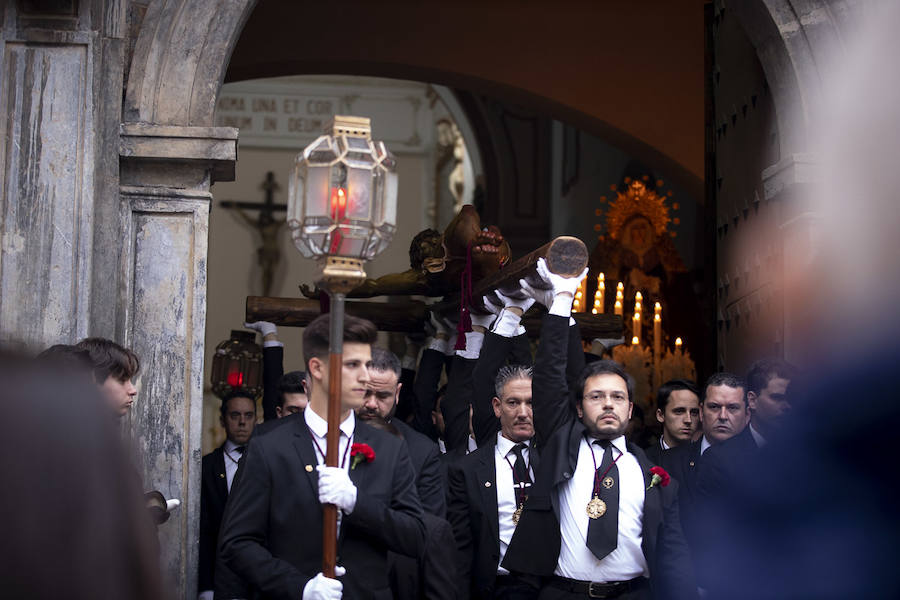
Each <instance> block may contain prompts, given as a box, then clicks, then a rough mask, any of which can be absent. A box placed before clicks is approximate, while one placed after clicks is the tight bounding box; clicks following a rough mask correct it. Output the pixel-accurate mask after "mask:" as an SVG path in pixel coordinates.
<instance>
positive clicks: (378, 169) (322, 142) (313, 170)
mask: <svg viewBox="0 0 900 600" xmlns="http://www.w3.org/2000/svg"><path fill="white" fill-rule="evenodd" d="M396 165H397V162H396V160H395V158H394V155H393V154H391V153H390V152H389V151H388V150H387V148H385V146H384V143H383V142H376V141H373V140H372V128H371V125H370V122H369V119H368V118H364V117H346V116H335V117H334V122H333V123H332V124H331V126H330V127H329V130H326V133H325V135H322V136H321V137H319V138H318V139H317V140H316V141H314V142H313V143H312V144H310V145H309V146H307V147H306V149H305V150H303V152H301V153H300V154H298V155H297V158H296V160H295V162H294V172H293V175H292V176H291V179H290V184H289V190H288V216H287V218H288V226H289V227H290V229H291V236H292V237H293V240H294V245H295V246H296V247H297V249H298V250H299V251H300V253H301V254H302V255H303V256H305V257H307V258H314V259H316V261H318V263H319V265H320V272H319V275H318V276H319V280H318V281H316V283H317V284H318V286H319V287H320V288H321V289H323V290H325V291H326V292H328V293H329V295H331V294H333V293H344V294H345V293H347V292H349V291H350V290H351V289H353V288H354V287H356V286H357V285H359V284H360V283H361V282H362V281H364V280H365V277H366V273H365V270H364V269H363V263H364V262H365V261H367V260H372V259H373V258H375V257H376V256H377V255H378V254H379V253H381V251H382V250H384V249H385V248H387V246H388V244H389V243H390V242H391V239H392V238H393V236H394V232H395V231H396V229H397V226H396V225H397V173H396Z"/></svg>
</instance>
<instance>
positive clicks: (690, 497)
mask: <svg viewBox="0 0 900 600" xmlns="http://www.w3.org/2000/svg"><path fill="white" fill-rule="evenodd" d="M746 387H747V386H746V383H745V382H744V379H743V378H741V377H738V376H737V375H734V374H732V373H726V372H721V373H714V374H713V375H712V376H711V377H710V378H709V379H708V380H707V381H706V386H705V387H704V389H703V400H702V402H701V404H700V418H701V427H702V429H703V435H702V436H700V439H698V440H697V441H695V442H690V443H688V444H681V445H680V446H677V447H675V448H672V449H671V450H666V451H665V452H663V453H662V456H661V457H660V461H659V464H660V465H662V467H663V468H664V469H665V470H666V471H667V472H668V473H669V475H670V476H671V477H672V478H673V479H675V480H676V481H677V482H678V508H679V511H680V513H681V528H682V530H683V531H684V537H685V539H686V540H687V542H688V546H689V547H690V549H691V558H692V559H693V561H694V573H695V576H696V577H697V585H698V586H700V587H701V588H704V585H705V583H704V581H703V570H702V569H701V564H700V563H699V561H698V557H699V555H700V553H701V552H702V548H701V544H702V542H701V536H700V533H699V532H700V529H701V528H702V525H703V519H704V513H703V510H701V508H700V502H699V500H698V498H697V478H698V474H699V473H700V471H701V470H702V468H703V464H704V459H705V454H706V452H707V450H709V449H710V448H711V447H712V446H714V445H717V444H721V443H722V442H725V441H726V440H729V439H731V438H733V437H735V436H736V435H740V434H741V433H742V432H743V431H744V430H745V428H746V426H747V423H748V421H749V418H750V413H749V412H748V410H747V402H746V394H745V389H746Z"/></svg>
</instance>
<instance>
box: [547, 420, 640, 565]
mask: <svg viewBox="0 0 900 600" xmlns="http://www.w3.org/2000/svg"><path fill="white" fill-rule="evenodd" d="M589 439H590V438H589ZM591 441H592V442H593V439H591ZM612 445H613V459H614V460H615V458H616V457H617V456H619V455H620V454H621V455H622V456H621V458H619V460H618V461H617V462H616V467H617V468H618V471H619V477H618V481H616V484H617V485H618V486H619V535H618V539H617V542H616V544H617V545H616V549H615V550H613V551H612V552H611V553H609V554H608V555H607V556H606V557H604V558H603V559H602V560H597V557H596V556H594V554H593V553H592V552H591V551H590V549H589V548H588V547H587V529H588V522H589V521H590V518H589V517H588V516H587V512H586V509H587V504H588V502H590V500H591V498H592V497H593V494H594V462H595V461H594V460H592V459H591V453H592V452H594V453H595V454H594V456H595V459H596V464H597V467H599V466H600V464H601V462H602V461H603V449H602V448H601V447H600V446H599V445H596V444H594V445H593V446H594V447H593V449H592V445H591V444H589V443H588V441H587V440H585V439H584V438H582V440H581V444H580V446H579V447H578V462H577V463H576V465H575V474H574V476H573V477H572V478H571V479H569V480H568V481H567V482H565V483H563V484H562V485H560V488H559V521H560V537H561V538H562V545H561V546H560V551H559V562H558V563H557V565H556V570H555V571H554V573H555V574H556V575H559V576H561V577H568V578H569V579H578V580H581V581H597V582H611V581H627V580H629V579H634V578H635V577H638V576H640V575H644V576H645V577H649V574H650V572H649V570H648V568H647V560H646V559H645V558H644V552H643V551H642V550H641V542H642V541H643V522H644V521H643V517H644V491H645V490H644V474H643V472H642V471H641V466H640V464H639V463H638V461H637V458H635V456H634V455H633V454H631V453H630V452H628V448H627V447H626V445H625V436H620V437H618V438H616V439H614V440H612ZM600 518H601V519H602V518H604V517H600Z"/></svg>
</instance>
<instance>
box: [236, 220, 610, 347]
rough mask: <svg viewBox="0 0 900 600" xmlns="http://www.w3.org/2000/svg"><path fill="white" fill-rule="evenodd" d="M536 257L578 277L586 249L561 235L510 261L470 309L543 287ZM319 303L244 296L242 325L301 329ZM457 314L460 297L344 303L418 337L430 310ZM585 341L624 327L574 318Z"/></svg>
mask: <svg viewBox="0 0 900 600" xmlns="http://www.w3.org/2000/svg"><path fill="white" fill-rule="evenodd" d="M538 258H544V259H545V260H546V261H547V265H548V268H549V269H550V271H551V272H554V273H557V274H559V275H564V276H573V275H577V274H578V273H581V271H582V269H584V267H585V265H587V248H585V246H584V243H582V242H581V241H580V240H578V239H576V238H572V237H567V236H562V237H558V238H556V239H554V240H553V241H551V242H550V243H549V244H546V245H544V246H541V247H540V248H538V249H537V250H535V251H534V252H531V253H530V254H528V255H526V256H523V257H522V258H520V259H519V260H516V261H514V262H512V263H511V264H509V265H507V266H506V267H504V268H503V269H501V270H500V271H498V272H497V273H495V274H493V275H491V276H489V277H486V278H484V279H483V280H481V281H479V282H477V283H475V286H474V290H473V295H472V300H473V305H472V310H479V309H480V308H481V299H482V296H487V295H490V294H492V293H493V292H494V291H495V290H500V291H501V292H503V293H504V294H506V295H514V294H517V293H520V286H519V279H526V280H527V281H528V282H529V283H530V284H531V285H533V286H534V287H543V286H544V285H545V284H544V282H543V280H542V279H541V278H540V276H539V275H538V274H537V270H536V268H535V267H536V264H537V260H538ZM319 307H320V304H319V301H318V300H306V299H300V298H264V297H259V296H248V297H247V305H246V320H247V321H248V322H252V321H270V322H272V323H275V324H276V325H283V326H288V327H291V326H293V327H305V326H306V325H308V324H309V323H310V321H312V320H313V319H315V318H316V317H318V316H319ZM454 310H456V311H458V310H459V298H456V299H455V300H448V301H446V302H442V303H440V304H436V305H434V304H433V305H431V306H430V307H426V305H425V303H424V302H419V301H414V300H410V301H407V302H398V301H395V300H392V301H391V302H388V303H384V302H347V304H346V311H347V314H350V315H354V316H358V317H362V318H365V319H369V320H370V321H372V322H373V323H375V325H376V326H377V327H378V329H379V330H381V331H402V332H407V333H410V332H421V331H423V327H424V324H425V321H427V320H428V312H429V311H437V312H438V313H441V314H447V313H449V312H452V311H454ZM539 312H540V311H539V309H532V310H530V311H528V315H526V319H525V320H526V323H525V328H526V331H528V333H529V335H530V336H532V337H534V336H537V335H539V333H540V318H539V316H538V313H539ZM574 317H575V319H576V320H577V321H578V324H579V326H580V329H581V335H582V337H583V338H585V339H588V340H590V339H594V338H601V339H618V338H621V337H622V335H623V330H624V324H623V322H622V317H621V316H619V315H609V314H606V315H594V314H590V313H577V314H575V315H574Z"/></svg>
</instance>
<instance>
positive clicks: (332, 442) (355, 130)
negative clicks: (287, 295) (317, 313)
mask: <svg viewBox="0 0 900 600" xmlns="http://www.w3.org/2000/svg"><path fill="white" fill-rule="evenodd" d="M348 148H351V149H352V151H348V150H347V149H348ZM361 165H362V166H361ZM396 169H397V163H396V160H395V159H394V156H393V155H392V154H391V153H390V152H388V150H387V148H385V147H384V144H383V143H382V142H375V141H372V127H371V123H370V122H369V119H368V118H365V117H347V116H340V115H335V117H334V121H333V122H332V123H330V124H329V126H328V128H326V130H325V134H324V135H322V136H320V137H319V138H318V139H317V140H316V141H314V142H313V143H312V144H310V145H309V146H307V147H306V148H305V149H304V150H303V152H301V153H300V154H298V155H297V157H296V159H295V161H294V171H293V174H292V176H291V179H290V189H289V192H288V215H287V222H288V226H289V227H290V228H291V236H292V238H293V240H294V245H295V246H296V247H297V249H298V250H299V251H300V253H301V254H303V255H304V256H306V257H307V258H315V259H316V260H317V261H318V263H319V271H320V273H319V277H318V280H317V281H316V283H317V284H318V286H319V288H320V289H323V290H325V291H326V292H327V293H328V296H329V298H330V299H331V311H330V315H331V316H330V324H329V325H330V326H329V344H328V346H329V347H328V433H327V434H326V437H325V450H326V452H325V465H326V466H329V467H337V466H338V440H339V439H340V421H341V372H342V366H343V365H342V363H343V353H344V344H343V340H344V298H345V296H346V294H347V292H349V291H350V290H352V289H353V288H355V287H356V286H357V285H359V284H360V283H362V282H363V281H365V279H366V272H365V270H363V263H364V262H365V261H367V260H371V259H373V258H375V256H377V255H378V253H379V252H381V251H382V250H384V249H385V248H386V247H387V246H388V244H389V243H390V242H391V238H392V237H393V235H394V231H395V230H396V225H397V174H396ZM336 556H337V507H336V506H334V505H333V504H326V505H324V506H323V507H322V573H323V574H324V575H325V576H326V577H332V578H333V577H334V567H335V561H336Z"/></svg>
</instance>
